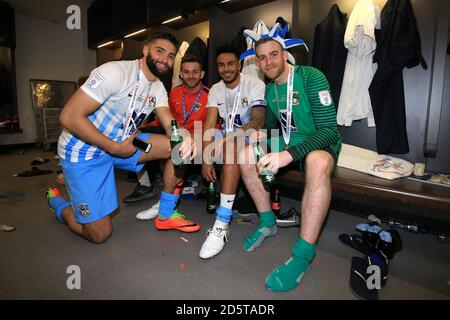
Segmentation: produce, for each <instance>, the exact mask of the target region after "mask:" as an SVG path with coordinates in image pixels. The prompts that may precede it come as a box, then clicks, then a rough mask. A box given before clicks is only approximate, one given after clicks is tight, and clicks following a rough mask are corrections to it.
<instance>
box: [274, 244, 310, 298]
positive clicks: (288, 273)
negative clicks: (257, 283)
mask: <svg viewBox="0 0 450 320" xmlns="http://www.w3.org/2000/svg"><path fill="white" fill-rule="evenodd" d="M315 253H316V245H315V244H310V243H308V242H306V241H305V240H303V238H300V239H298V240H297V242H296V243H295V245H294V247H293V248H292V257H291V258H290V259H289V260H288V261H286V262H285V263H284V264H282V265H280V266H278V268H276V269H275V270H273V271H272V273H271V274H270V275H269V276H268V277H267V279H266V287H267V288H269V289H271V290H273V291H289V290H292V289H294V288H295V287H297V286H298V284H299V283H300V281H301V279H302V277H303V275H304V274H305V272H306V270H307V269H308V266H309V264H310V263H311V261H312V259H313V258H314V254H315Z"/></svg>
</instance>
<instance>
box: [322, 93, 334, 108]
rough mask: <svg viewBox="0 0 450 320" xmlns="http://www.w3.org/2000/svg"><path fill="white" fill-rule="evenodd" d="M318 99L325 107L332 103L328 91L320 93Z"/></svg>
mask: <svg viewBox="0 0 450 320" xmlns="http://www.w3.org/2000/svg"><path fill="white" fill-rule="evenodd" d="M319 99H320V103H321V104H323V105H324V106H327V107H328V106H329V105H331V103H332V102H333V100H332V99H331V95H330V91H328V90H324V91H320V92H319Z"/></svg>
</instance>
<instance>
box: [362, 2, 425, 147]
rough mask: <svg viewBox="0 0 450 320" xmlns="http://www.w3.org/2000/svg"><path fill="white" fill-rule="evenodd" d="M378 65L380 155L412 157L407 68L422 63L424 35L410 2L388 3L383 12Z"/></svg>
mask: <svg viewBox="0 0 450 320" xmlns="http://www.w3.org/2000/svg"><path fill="white" fill-rule="evenodd" d="M376 35H377V49H376V51H375V54H374V62H376V63H377V64H378V69H377V71H376V73H375V75H374V77H373V79H372V83H371V85H370V87H369V93H370V99H371V102H372V109H373V114H374V117H375V124H376V127H377V133H376V138H377V151H378V153H380V154H388V153H397V154H404V153H409V145H408V137H407V133H406V114H405V113H406V112H405V93H404V87H403V73H402V70H403V68H404V67H408V68H412V67H415V66H417V65H418V64H419V63H420V62H422V66H423V67H424V68H426V63H425V62H424V60H423V57H422V55H421V44H420V35H419V31H418V29H417V22H416V18H415V16H414V11H413V8H412V5H411V2H410V0H388V2H387V3H386V5H385V6H384V8H383V10H382V11H381V30H380V31H379V32H378V33H377V34H376Z"/></svg>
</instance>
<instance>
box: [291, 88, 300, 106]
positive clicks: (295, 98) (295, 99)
mask: <svg viewBox="0 0 450 320" xmlns="http://www.w3.org/2000/svg"><path fill="white" fill-rule="evenodd" d="M299 103H300V96H299V94H298V91H294V92H293V93H292V104H293V105H297V104H299Z"/></svg>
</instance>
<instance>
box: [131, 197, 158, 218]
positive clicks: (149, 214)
mask: <svg viewBox="0 0 450 320" xmlns="http://www.w3.org/2000/svg"><path fill="white" fill-rule="evenodd" d="M158 211H159V201H158V202H157V203H155V204H154V205H153V206H151V208H150V209H147V210H144V211H141V212H139V213H138V214H136V219H139V220H151V219H154V218H155V217H156V216H157V215H158Z"/></svg>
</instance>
